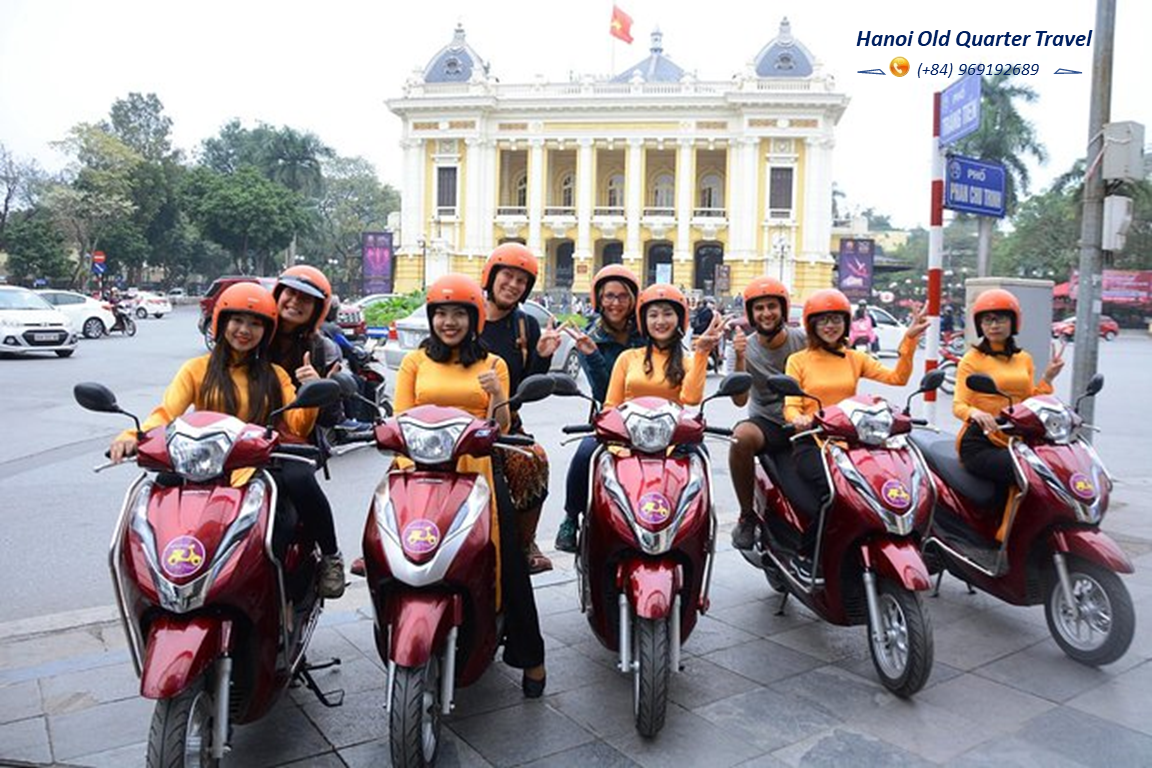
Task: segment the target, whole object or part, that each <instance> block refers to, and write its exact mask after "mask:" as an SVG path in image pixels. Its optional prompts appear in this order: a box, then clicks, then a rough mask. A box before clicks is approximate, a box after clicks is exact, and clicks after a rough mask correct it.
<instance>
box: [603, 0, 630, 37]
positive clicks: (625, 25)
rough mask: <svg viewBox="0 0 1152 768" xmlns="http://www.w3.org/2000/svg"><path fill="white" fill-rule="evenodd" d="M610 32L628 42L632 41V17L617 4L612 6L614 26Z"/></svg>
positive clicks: (610, 28)
mask: <svg viewBox="0 0 1152 768" xmlns="http://www.w3.org/2000/svg"><path fill="white" fill-rule="evenodd" d="M608 34H610V35H612V37H615V38H617V39H619V40H623V41H624V42H626V43H631V42H632V17H631V16H629V15H628V14H626V13H624V11H622V10H620V9H619V8H617V7H616V6H612V26H610V27H609V28H608Z"/></svg>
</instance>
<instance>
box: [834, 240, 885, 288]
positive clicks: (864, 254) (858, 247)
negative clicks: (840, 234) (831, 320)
mask: <svg viewBox="0 0 1152 768" xmlns="http://www.w3.org/2000/svg"><path fill="white" fill-rule="evenodd" d="M875 250H876V244H875V242H874V241H873V240H866V239H858V238H850V237H845V238H841V240H840V258H839V259H838V261H837V268H836V270H837V275H838V278H837V280H838V285H837V287H838V288H839V289H840V290H841V292H843V294H844V295H845V296H847V297H848V298H849V299H851V300H852V301H860V300H861V299H863V300H864V301H868V300H869V299H871V298H872V260H873V257H874V256H875Z"/></svg>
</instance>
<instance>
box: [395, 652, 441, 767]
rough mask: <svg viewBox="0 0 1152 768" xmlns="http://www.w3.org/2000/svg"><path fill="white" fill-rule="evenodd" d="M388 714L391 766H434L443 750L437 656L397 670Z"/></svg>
mask: <svg viewBox="0 0 1152 768" xmlns="http://www.w3.org/2000/svg"><path fill="white" fill-rule="evenodd" d="M388 712H389V722H388V741H389V745H390V747H391V750H392V765H393V766H395V768H425V766H429V765H434V764H435V762H436V754H437V752H439V750H440V663H439V659H438V658H437V657H436V656H435V655H432V656H430V657H429V659H428V661H427V662H425V663H424V665H423V666H420V667H400V666H398V667H396V681H395V683H394V684H393V687H392V701H391V702H390V706H389V708H388Z"/></svg>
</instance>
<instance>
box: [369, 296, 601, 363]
mask: <svg viewBox="0 0 1152 768" xmlns="http://www.w3.org/2000/svg"><path fill="white" fill-rule="evenodd" d="M523 307H524V311H525V312H527V313H528V314H529V315H531V316H532V317H534V318H536V322H538V323H539V324H540V327H541V328H543V327H545V326H546V325H548V320H549V319H550V318H552V317H554V315H553V314H552V313H551V312H549V311H548V310H546V309H544V307H543V306H542V305H540V304H537V303H536V302H534V301H526V302H524V305H523ZM396 337H397V338H396V341H390V342H389V343H388V344H387V345H386V346H385V347H384V362H385V363H386V364H387V365H388V367H389V368H399V367H400V362H401V361H402V360H403V359H404V355H406V354H408V353H409V352H411V351H412V350H414V349H416V348H417V347H419V346H420V342H422V341H424V339H426V338H427V337H428V309H427V305H426V304H421V305H420V306H419V307H418V308H417V309H416V310H415V311H414V312H412V314H410V315H408V317H405V318H404V319H403V320H397V321H396ZM552 370H553V371H563V372H564V373H567V374H568V375H569V376H572V377H575V376H577V375H578V374H579V373H580V353H579V352H577V351H576V344H575V342H573V341H572V337H571V336H569V335H568V334H567V333H562V334H560V348H559V349H557V350H556V354H554V355H552Z"/></svg>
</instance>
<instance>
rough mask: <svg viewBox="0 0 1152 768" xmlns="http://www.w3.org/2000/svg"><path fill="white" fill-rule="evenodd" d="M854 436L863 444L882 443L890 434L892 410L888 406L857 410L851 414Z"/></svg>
mask: <svg viewBox="0 0 1152 768" xmlns="http://www.w3.org/2000/svg"><path fill="white" fill-rule="evenodd" d="M851 419H852V425H853V426H855V427H856V436H857V437H859V438H860V442H862V443H864V444H865V445H884V441H885V440H887V439H888V436H889V435H890V434H892V411H890V410H889V409H888V408H883V409H877V410H857V411H854V412H853V413H852V414H851Z"/></svg>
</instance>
